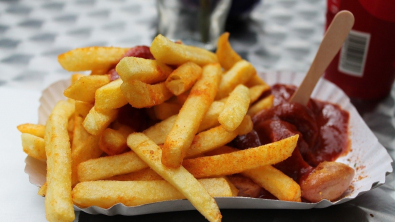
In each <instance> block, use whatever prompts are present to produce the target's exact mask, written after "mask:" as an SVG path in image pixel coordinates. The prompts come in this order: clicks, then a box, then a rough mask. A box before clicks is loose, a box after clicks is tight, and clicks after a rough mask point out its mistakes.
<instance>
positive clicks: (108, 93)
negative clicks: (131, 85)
mask: <svg viewBox="0 0 395 222" xmlns="http://www.w3.org/2000/svg"><path fill="white" fill-rule="evenodd" d="M121 84H122V79H117V80H115V81H112V82H110V83H108V84H107V85H104V86H102V87H100V88H99V89H97V90H96V93H95V107H96V109H98V110H108V109H117V108H121V107H122V106H124V105H126V104H127V103H128V101H127V100H126V99H125V97H124V96H123V94H122V91H121Z"/></svg>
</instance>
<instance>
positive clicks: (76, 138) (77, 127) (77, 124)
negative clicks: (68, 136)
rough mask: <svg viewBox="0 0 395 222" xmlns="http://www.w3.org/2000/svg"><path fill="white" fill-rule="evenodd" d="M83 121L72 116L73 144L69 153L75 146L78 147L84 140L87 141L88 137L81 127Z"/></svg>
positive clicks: (79, 117)
mask: <svg viewBox="0 0 395 222" xmlns="http://www.w3.org/2000/svg"><path fill="white" fill-rule="evenodd" d="M83 121H84V119H83V118H82V117H81V116H79V115H75V116H74V130H73V142H72V143H71V151H73V150H74V149H75V147H76V146H79V144H80V143H83V142H84V141H85V140H86V139H88V137H89V135H90V134H89V133H88V132H87V131H86V130H85V128H84V127H83V125H82V122H83Z"/></svg>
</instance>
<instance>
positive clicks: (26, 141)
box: [21, 133, 47, 160]
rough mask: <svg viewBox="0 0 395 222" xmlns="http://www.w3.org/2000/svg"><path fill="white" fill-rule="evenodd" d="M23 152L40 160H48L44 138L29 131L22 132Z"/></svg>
mask: <svg viewBox="0 0 395 222" xmlns="http://www.w3.org/2000/svg"><path fill="white" fill-rule="evenodd" d="M21 137H22V147H23V152H25V153H26V154H27V155H29V156H31V157H33V158H36V159H38V160H46V159H47V155H46V154H45V142H44V139H43V138H41V137H38V136H35V135H32V134H29V133H22V135H21Z"/></svg>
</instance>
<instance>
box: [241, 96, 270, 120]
mask: <svg viewBox="0 0 395 222" xmlns="http://www.w3.org/2000/svg"><path fill="white" fill-rule="evenodd" d="M273 100H274V96H273V95H270V96H267V97H265V98H263V99H261V100H259V101H258V102H256V103H255V104H254V105H252V106H251V107H250V109H249V110H248V112H247V113H248V115H251V116H254V115H255V114H257V113H258V112H260V111H262V110H267V109H270V108H271V107H272V106H273Z"/></svg>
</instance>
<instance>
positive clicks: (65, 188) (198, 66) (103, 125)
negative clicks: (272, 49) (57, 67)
mask: <svg viewBox="0 0 395 222" xmlns="http://www.w3.org/2000/svg"><path fill="white" fill-rule="evenodd" d="M228 37H229V34H228V33H225V34H223V35H222V36H221V37H220V39H219V41H218V50H217V52H216V53H215V54H214V53H212V52H209V51H207V50H204V49H200V48H197V47H193V46H187V45H183V44H178V43H174V42H172V41H170V40H169V39H167V38H165V37H164V36H161V35H158V36H157V37H156V38H155V39H154V40H153V42H152V45H151V48H150V51H151V53H152V55H153V56H154V57H155V60H149V59H143V58H137V57H124V58H122V57H123V56H124V53H125V52H126V51H127V50H128V49H124V48H116V47H88V48H81V49H75V50H72V51H70V52H67V53H64V54H62V55H60V56H59V57H58V60H59V62H60V63H61V65H62V66H63V67H64V68H65V69H66V70H69V71H91V74H90V75H81V74H73V75H72V76H71V85H70V86H69V87H68V88H67V89H66V90H65V91H64V95H65V96H66V97H68V101H61V102H59V103H58V104H57V105H56V106H55V108H54V109H53V110H52V113H51V116H50V117H49V119H48V121H47V123H46V124H45V126H44V125H38V124H22V125H19V126H18V127H17V128H18V130H19V131H20V132H21V133H22V136H21V138H22V147H23V151H24V152H25V153H27V154H28V155H29V156H31V157H33V158H36V159H39V160H42V161H47V182H46V183H45V184H44V185H43V186H42V187H41V188H40V190H39V192H38V193H39V195H42V196H45V207H46V214H47V219H48V220H50V221H72V220H74V211H73V203H74V204H75V205H76V206H79V207H82V208H85V207H90V206H97V207H102V208H110V207H111V206H113V205H115V204H118V203H122V204H124V205H125V206H139V205H143V204H148V203H154V202H158V201H167V200H176V199H185V198H186V199H188V200H189V201H190V202H191V203H192V205H193V206H195V208H196V209H197V210H198V211H199V212H201V213H202V214H203V215H204V216H205V217H206V218H207V219H208V220H209V221H220V220H221V217H222V216H221V213H220V211H219V208H218V206H217V204H216V201H215V200H214V198H213V197H231V196H235V195H237V193H238V191H237V189H236V188H235V186H234V185H233V184H232V182H231V180H228V179H227V178H226V177H227V176H231V175H233V174H242V175H244V176H245V177H249V178H251V179H252V181H254V182H255V183H256V184H258V185H259V186H261V187H263V188H265V189H266V190H268V191H269V192H271V193H272V194H273V195H274V196H276V197H277V198H278V199H279V200H286V201H300V200H301V199H300V196H301V192H300V187H299V185H298V184H297V183H295V182H294V181H293V180H292V179H290V178H289V177H287V176H286V175H284V174H283V173H282V172H281V171H279V170H276V169H275V168H274V167H272V166H271V165H272V164H275V163H278V162H280V161H283V160H285V159H286V158H288V157H289V156H290V155H291V154H292V152H293V150H294V148H295V146H296V143H297V140H298V135H296V136H292V137H289V138H286V139H283V140H281V141H277V142H274V143H270V144H266V145H262V146H259V147H254V148H249V149H246V150H235V148H231V147H228V146H229V145H231V144H232V141H233V140H234V139H235V138H236V137H237V136H241V135H245V134H248V133H249V132H251V131H252V129H253V122H252V120H251V116H253V115H255V114H256V113H258V112H259V111H260V110H262V109H268V108H270V107H271V106H272V105H273V96H267V97H265V98H263V95H266V93H265V92H267V91H269V90H270V86H268V85H267V84H266V83H265V82H264V81H262V80H261V79H260V78H259V77H258V75H257V74H256V70H255V68H254V67H253V66H252V64H251V63H249V62H247V61H245V60H243V59H242V58H241V57H240V56H239V55H237V53H236V52H235V51H234V50H233V49H232V47H231V46H230V44H229V42H228ZM121 58H122V59H121ZM114 68H116V71H117V73H118V74H119V76H120V78H119V79H115V80H113V78H111V79H110V74H107V73H108V71H109V70H110V69H111V70H113V69H114ZM173 69H174V70H173ZM222 70H225V73H222ZM259 99H260V100H259ZM258 100H259V101H258ZM131 109H133V110H131ZM125 110H126V111H125ZM136 110H137V111H136ZM135 112H137V113H138V115H137V114H136V113H135ZM146 121H147V122H146ZM226 145H228V146H226ZM128 147H129V148H130V149H131V150H129V149H128ZM206 178H210V179H206Z"/></svg>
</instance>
